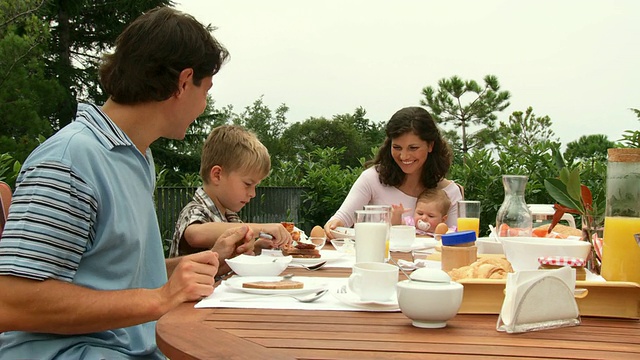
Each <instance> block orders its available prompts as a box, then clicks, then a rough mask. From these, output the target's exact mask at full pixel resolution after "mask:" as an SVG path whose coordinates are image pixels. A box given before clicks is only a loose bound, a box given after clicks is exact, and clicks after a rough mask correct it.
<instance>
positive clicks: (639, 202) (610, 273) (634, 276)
mask: <svg viewBox="0 0 640 360" xmlns="http://www.w3.org/2000/svg"><path fill="white" fill-rule="evenodd" d="M602 241H603V249H602V269H601V275H602V277H603V278H605V279H606V280H608V281H633V282H637V283H640V149H630V148H627V149H609V151H608V162H607V204H606V208H605V218H604V237H603V240H602Z"/></svg>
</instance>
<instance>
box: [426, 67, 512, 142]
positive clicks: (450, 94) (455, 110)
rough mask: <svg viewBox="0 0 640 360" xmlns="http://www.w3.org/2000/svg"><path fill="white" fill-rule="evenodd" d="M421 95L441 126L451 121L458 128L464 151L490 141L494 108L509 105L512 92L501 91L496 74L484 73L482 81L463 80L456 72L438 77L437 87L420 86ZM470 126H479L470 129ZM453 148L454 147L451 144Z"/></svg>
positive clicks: (493, 129)
mask: <svg viewBox="0 0 640 360" xmlns="http://www.w3.org/2000/svg"><path fill="white" fill-rule="evenodd" d="M422 95H423V96H424V99H422V100H420V104H421V105H425V106H427V107H428V108H429V109H430V112H431V115H433V116H434V118H435V120H436V122H438V123H439V124H441V125H442V126H446V125H448V124H451V125H453V127H454V129H456V131H457V129H460V131H461V132H462V136H461V137H460V139H461V142H462V147H461V148H460V149H459V150H461V151H462V152H463V153H464V154H466V153H468V152H469V151H471V150H473V149H481V148H483V147H484V146H486V145H487V144H489V143H491V140H492V139H493V138H494V131H495V121H496V120H497V118H498V117H497V115H496V114H495V113H496V112H499V111H502V110H504V109H506V108H507V107H508V106H509V102H508V100H509V98H510V97H511V95H510V94H509V92H508V91H500V85H499V83H498V78H497V77H496V76H493V75H487V76H485V78H484V85H483V86H480V85H479V84H478V83H477V82H476V81H474V80H468V81H463V80H462V79H460V78H459V77H458V76H452V77H451V78H450V79H441V80H440V81H438V89H437V90H436V89H434V88H433V87H431V86H427V87H425V88H424V89H422ZM472 126H480V128H479V130H476V131H475V132H472V131H471V127H472ZM454 149H455V148H454Z"/></svg>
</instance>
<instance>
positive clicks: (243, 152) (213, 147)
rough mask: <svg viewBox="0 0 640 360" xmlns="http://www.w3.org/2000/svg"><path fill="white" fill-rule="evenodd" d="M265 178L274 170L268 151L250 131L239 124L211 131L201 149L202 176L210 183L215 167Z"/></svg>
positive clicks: (223, 126) (203, 179) (219, 127)
mask: <svg viewBox="0 0 640 360" xmlns="http://www.w3.org/2000/svg"><path fill="white" fill-rule="evenodd" d="M216 165H218V166H220V167H222V168H223V169H224V170H225V171H229V172H234V171H240V172H242V173H245V174H256V175H259V176H260V177H261V178H265V177H266V176H267V175H268V174H269V171H270V170H271V158H270V157H269V151H268V150H267V148H266V147H265V146H264V145H263V144H262V143H261V142H260V140H258V137H257V136H256V135H255V134H254V133H252V132H251V131H249V130H247V129H245V128H243V127H242V126H238V125H222V126H218V127H216V128H215V129H213V130H212V131H211V134H209V136H208V137H207V140H206V141H205V142H204V146H203V148H202V158H201V161H200V177H202V181H203V182H204V183H205V184H208V183H209V173H210V172H211V168H213V167H214V166H216Z"/></svg>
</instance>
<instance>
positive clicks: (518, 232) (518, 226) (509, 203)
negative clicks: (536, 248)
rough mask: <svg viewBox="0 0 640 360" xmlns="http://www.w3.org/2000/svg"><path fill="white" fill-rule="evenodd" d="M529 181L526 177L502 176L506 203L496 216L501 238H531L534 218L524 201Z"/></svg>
mask: <svg viewBox="0 0 640 360" xmlns="http://www.w3.org/2000/svg"><path fill="white" fill-rule="evenodd" d="M528 179H529V177H528V176H526V175H502V185H503V186H504V201H503V202H502V205H501V206H500V209H499V210H498V215H497V216H496V231H497V232H498V235H499V236H502V237H509V236H531V232H532V227H533V217H532V215H531V210H529V207H528V206H527V203H526V202H525V201H524V190H525V188H526V187H527V180H528Z"/></svg>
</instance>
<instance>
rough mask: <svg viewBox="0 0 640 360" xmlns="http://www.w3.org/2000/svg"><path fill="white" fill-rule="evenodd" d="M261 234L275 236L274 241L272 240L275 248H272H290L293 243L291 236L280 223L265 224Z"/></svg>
mask: <svg viewBox="0 0 640 360" xmlns="http://www.w3.org/2000/svg"><path fill="white" fill-rule="evenodd" d="M261 232H264V233H267V234H269V235H271V236H273V240H271V243H272V244H273V246H272V247H271V248H282V247H288V246H289V245H291V242H292V241H293V239H292V238H291V234H290V233H289V232H288V231H287V229H286V228H285V227H284V226H282V224H280V223H273V224H263V225H262V230H261ZM263 246H264V244H263Z"/></svg>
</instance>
